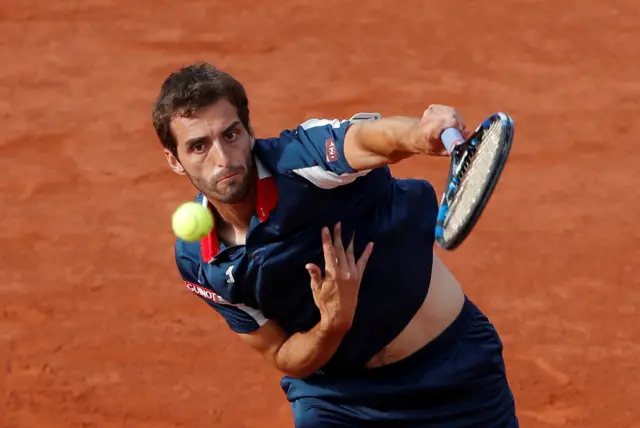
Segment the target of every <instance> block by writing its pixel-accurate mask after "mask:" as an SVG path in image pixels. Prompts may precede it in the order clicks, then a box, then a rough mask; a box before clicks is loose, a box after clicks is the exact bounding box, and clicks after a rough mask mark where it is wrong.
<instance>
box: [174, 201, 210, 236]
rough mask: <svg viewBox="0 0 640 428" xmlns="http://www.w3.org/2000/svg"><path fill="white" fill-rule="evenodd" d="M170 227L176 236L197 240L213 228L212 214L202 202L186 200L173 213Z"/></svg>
mask: <svg viewBox="0 0 640 428" xmlns="http://www.w3.org/2000/svg"><path fill="white" fill-rule="evenodd" d="M172 227H173V233H175V234H176V236H177V237H178V238H180V239H183V240H185V241H188V242H193V241H199V240H200V239H202V238H204V237H205V236H207V234H208V233H209V232H211V229H213V215H212V214H211V212H210V211H209V209H208V208H207V207H204V206H202V204H199V203H197V202H193V201H192V202H186V203H184V204H182V205H180V206H179V207H178V209H177V210H176V211H175V212H174V213H173V218H172Z"/></svg>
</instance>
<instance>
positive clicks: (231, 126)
mask: <svg viewBox="0 0 640 428" xmlns="http://www.w3.org/2000/svg"><path fill="white" fill-rule="evenodd" d="M238 125H240V121H239V120H236V121H234V122H233V123H232V124H231V125H229V126H227V127H226V128H224V129H223V130H222V133H223V134H226V133H227V132H229V131H231V130H232V129H233V128H235V127H236V126H238Z"/></svg>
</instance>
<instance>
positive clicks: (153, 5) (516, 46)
mask: <svg viewBox="0 0 640 428" xmlns="http://www.w3.org/2000/svg"><path fill="white" fill-rule="evenodd" d="M606 3H608V5H606ZM637 12H638V4H637V0H612V1H610V2H605V1H595V0H555V1H545V0H505V1H499V0H496V1H486V2H485V1H482V2H481V1H473V2H469V1H466V2H463V1H455V0H454V1H435V0H428V1H425V0H422V1H419V0H405V1H381V0H372V1H368V2H367V1H355V0H348V1H347V0H340V1H339V0H323V1H318V2H307V1H300V0H279V1H278V2H276V1H269V2H266V1H265V2H256V1H249V0H237V1H236V2H235V3H233V2H231V1H228V0H227V1H222V0H218V1H215V0H213V1H212V0H208V1H203V0H197V1H196V0H194V1H189V2H177V1H166V0H156V1H150V0H147V1H142V0H140V1H125V0H68V1H51V2H49V1H45V0H3V2H2V4H1V5H0V58H1V64H0V117H1V118H2V133H1V136H0V174H1V177H2V180H1V181H0V192H1V196H0V197H1V199H0V207H1V211H0V214H1V220H2V221H1V222H0V244H1V245H0V257H1V258H0V427H2V428H27V427H28V428H31V427H50V428H57V427H61V428H62V427H64V428H70V427H107V426H109V427H135V428H147V427H148V428H152V427H153V428H163V427H205V426H208V427H264V428H271V427H287V426H291V423H292V418H291V414H290V410H289V405H288V403H287V402H286V401H285V398H284V395H283V394H282V392H281V390H280V388H279V383H278V382H279V375H278V374H277V373H276V372H275V370H273V369H270V368H269V367H268V366H267V365H266V363H264V362H263V361H262V360H261V358H260V357H259V356H257V355H254V353H253V352H252V351H250V350H249V349H248V348H246V347H245V346H244V345H242V344H241V343H240V341H239V339H238V338H236V337H235V336H234V335H233V334H232V333H231V332H230V330H229V329H228V328H227V327H226V325H225V324H224V322H223V320H222V318H220V317H219V315H217V313H215V312H214V311H213V310H211V309H209V308H208V307H207V305H206V304H205V303H204V302H202V301H200V300H199V298H197V297H196V296H194V295H193V294H191V293H190V292H189V291H187V289H186V288H185V287H184V285H183V284H182V282H181V280H180V278H179V277H178V273H177V271H176V268H175V265H174V261H173V236H172V233H171V229H170V216H171V213H172V211H173V210H174V209H175V208H176V207H177V205H178V204H179V203H181V202H183V201H185V200H189V199H191V198H192V197H193V195H194V191H193V189H192V188H191V187H190V183H188V181H187V180H186V179H183V178H182V177H178V176H176V175H174V174H173V173H172V172H170V171H169V169H168V167H167V165H166V163H165V160H164V158H163V155H162V151H161V146H160V143H159V142H158V141H157V139H156V137H155V135H154V132H153V128H152V124H151V117H150V109H151V104H152V102H153V100H154V98H155V96H156V94H157V91H158V89H159V87H160V85H161V83H162V81H163V79H164V78H165V77H166V76H167V75H168V74H169V73H170V72H171V71H173V70H175V69H177V68H178V67H180V66H183V65H186V64H188V63H191V62H195V61H200V60H206V61H210V62H213V63H215V64H217V65H218V66H220V67H222V68H224V69H225V70H227V71H229V72H231V73H232V74H234V75H236V76H237V77H238V78H239V79H240V80H241V81H242V82H243V83H245V85H246V88H247V91H248V92H249V95H250V100H251V107H252V119H253V124H254V127H255V130H256V132H257V134H258V135H259V136H270V135H273V134H275V133H277V132H279V131H280V130H281V129H282V128H286V127H291V126H295V125H296V124H298V123H300V122H301V121H303V120H305V119H308V118H311V117H328V118H334V117H338V118H346V117H349V116H350V115H352V114H354V113H357V112H359V111H378V112H380V113H382V114H383V115H385V116H388V115H395V114H399V115H411V116H419V115H421V113H422V111H423V109H425V108H426V107H427V106H428V105H429V104H431V103H441V104H449V105H454V106H456V107H458V108H459V109H460V110H461V112H462V113H463V115H464V117H465V118H466V120H467V122H468V124H469V126H470V127H475V126H476V125H477V124H478V123H479V122H480V121H481V120H482V119H484V118H485V116H487V115H489V114H491V113H493V112H495V111H506V112H508V113H509V114H511V115H512V116H513V118H514V120H515V122H516V128H517V129H516V138H515V145H514V147H513V150H512V155H511V158H510V160H509V163H508V165H507V168H506V170H505V173H504V175H503V178H502V180H501V182H500V184H499V185H498V188H497V190H496V193H495V194H494V196H493V198H492V200H491V202H490V205H489V206H488V208H487V210H486V212H485V214H484V215H483V217H482V219H481V221H480V223H479V224H478V226H477V228H476V229H475V231H474V233H473V235H472V236H471V237H470V238H469V240H468V241H467V242H466V243H465V244H464V245H463V246H462V247H461V248H460V249H459V250H458V251H456V252H453V253H443V252H441V251H440V254H442V257H443V258H444V259H445V260H446V262H447V263H448V265H449V266H450V267H451V269H452V270H453V271H454V273H455V275H456V276H457V277H458V278H459V279H460V281H461V282H462V283H463V285H464V287H465V289H466V291H467V293H468V294H469V295H470V296H471V298H472V299H473V300H474V301H475V302H476V303H477V304H479V305H480V307H481V308H482V309H483V310H484V311H485V312H486V313H487V314H488V315H489V317H490V318H491V319H492V320H493V321H494V322H495V324H496V326H497V328H498V330H499V332H500V333H501V335H502V337H503V340H504V343H505V358H506V360H507V367H508V373H509V375H510V381H511V384H512V386H513V390H514V393H515V395H516V399H517V407H518V413H519V416H520V419H521V424H522V426H523V427H536V428H546V427H580V428H583V427H585V428H586V427H598V428H614V427H638V426H640V374H639V373H640V367H639V364H640V312H639V307H640V291H639V287H640V280H639V279H638V278H639V272H638V270H639V269H638V264H639V261H640V250H639V249H638V242H639V239H640V228H639V226H638V214H639V212H638V208H639V207H640V193H639V191H638V188H639V187H638V170H639V169H640V157H639V156H638V154H637V153H638V152H637V150H638V141H637V138H638V137H637V136H638V134H639V133H640V104H639V97H640V54H639V52H640V26H638V20H637V16H638V15H637ZM447 168H448V163H447V160H446V159H442V158H440V159H433V158H431V159H415V160H410V161H406V162H404V163H402V164H399V165H397V166H395V167H394V168H393V171H394V172H395V174H396V175H397V176H400V177H408V176H414V177H423V178H427V179H429V180H431V181H432V182H433V183H434V184H435V185H436V187H437V189H438V191H441V190H442V185H443V182H444V178H445V175H446V171H447ZM407 245H412V244H411V242H407ZM438 251H439V250H438Z"/></svg>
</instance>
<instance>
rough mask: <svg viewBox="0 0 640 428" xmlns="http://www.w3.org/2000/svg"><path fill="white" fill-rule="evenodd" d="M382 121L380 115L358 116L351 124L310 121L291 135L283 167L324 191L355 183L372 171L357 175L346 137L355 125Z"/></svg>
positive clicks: (283, 159)
mask: <svg viewBox="0 0 640 428" xmlns="http://www.w3.org/2000/svg"><path fill="white" fill-rule="evenodd" d="M379 118H380V115H379V114H378V113H358V114H356V115H354V116H353V117H351V118H350V119H349V120H339V119H332V120H329V119H310V120H307V121H306V122H304V123H302V124H300V125H299V126H297V127H296V128H295V129H294V130H293V131H292V132H291V133H290V134H288V135H289V137H290V141H288V142H287V144H286V146H285V147H284V149H283V152H282V156H281V161H282V164H281V167H282V165H284V166H285V167H287V168H288V170H289V171H291V172H293V173H294V174H297V175H299V176H300V177H303V178H305V179H307V180H308V181H310V182H311V183H313V184H314V185H316V186H318V187H320V188H323V189H333V188H336V187H339V186H343V185H346V184H349V183H352V182H353V181H355V180H356V179H357V178H358V177H362V176H364V175H367V174H368V173H369V172H370V170H365V171H356V170H354V169H353V168H352V167H351V166H350V165H349V163H348V162H347V159H346V158H345V155H344V142H345V135H346V134H347V131H348V129H349V126H350V125H351V124H353V123H355V122H358V121H362V120H377V119H379ZM279 169H282V168H279Z"/></svg>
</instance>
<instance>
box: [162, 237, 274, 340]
mask: <svg viewBox="0 0 640 428" xmlns="http://www.w3.org/2000/svg"><path fill="white" fill-rule="evenodd" d="M189 247H198V244H197V243H186V242H184V241H181V240H178V242H177V243H176V252H175V258H176V264H177V267H178V271H179V272H180V276H181V278H182V280H183V281H184V284H185V286H186V287H187V290H189V291H191V292H192V293H194V294H195V295H196V296H198V297H199V298H201V299H202V300H204V301H205V302H206V303H207V304H208V305H209V306H210V307H211V308H213V309H214V310H215V311H216V312H218V313H219V314H220V315H222V317H223V318H224V320H225V321H226V323H227V325H228V326H229V327H230V328H231V330H233V331H234V332H236V333H251V332H254V331H256V330H258V329H259V328H260V327H261V326H263V325H264V324H265V323H266V322H267V321H268V320H267V319H266V318H265V317H264V315H263V314H262V312H260V311H259V310H257V309H254V308H251V307H249V306H247V305H244V304H238V303H235V304H233V303H230V302H228V301H226V300H225V299H224V298H222V296H220V295H219V294H217V293H216V292H215V291H214V290H213V288H212V287H211V286H210V285H209V284H207V283H206V281H204V280H203V279H202V278H203V276H201V275H200V274H199V262H197V261H196V260H198V259H196V258H195V257H194V253H195V255H196V256H197V255H198V252H197V251H194V250H193V249H192V248H189Z"/></svg>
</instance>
